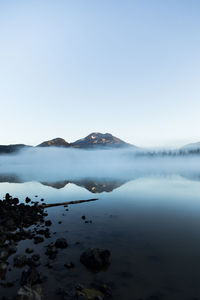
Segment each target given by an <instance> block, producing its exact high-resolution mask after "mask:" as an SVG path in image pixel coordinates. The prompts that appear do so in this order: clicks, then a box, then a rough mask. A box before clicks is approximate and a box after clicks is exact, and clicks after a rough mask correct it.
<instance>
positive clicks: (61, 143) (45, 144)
mask: <svg viewBox="0 0 200 300" xmlns="http://www.w3.org/2000/svg"><path fill="white" fill-rule="evenodd" d="M50 146H54V147H70V144H69V143H68V142H66V141H65V140H64V139H61V138H55V139H53V140H50V141H45V142H43V143H41V144H39V145H38V146H37V147H50Z"/></svg>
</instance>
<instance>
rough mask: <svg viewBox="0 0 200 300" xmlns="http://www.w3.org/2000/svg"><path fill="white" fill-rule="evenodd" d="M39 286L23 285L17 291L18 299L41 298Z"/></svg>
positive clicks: (30, 299)
mask: <svg viewBox="0 0 200 300" xmlns="http://www.w3.org/2000/svg"><path fill="white" fill-rule="evenodd" d="M41 295H42V288H41V286H36V287H34V288H32V287H30V286H23V287H21V288H20V289H19V290H18V292H17V299H18V300H41V299H42V297H41Z"/></svg>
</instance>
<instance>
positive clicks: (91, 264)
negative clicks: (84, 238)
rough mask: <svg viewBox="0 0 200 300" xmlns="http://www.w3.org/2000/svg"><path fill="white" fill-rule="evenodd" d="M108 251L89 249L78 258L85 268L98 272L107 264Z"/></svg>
mask: <svg viewBox="0 0 200 300" xmlns="http://www.w3.org/2000/svg"><path fill="white" fill-rule="evenodd" d="M109 257H110V251H109V250H106V249H99V248H89V249H87V250H86V251H84V252H83V253H82V254H81V256H80V261H81V263H82V264H84V265H85V266H86V267H87V268H89V269H92V270H100V269H102V268H104V267H106V266H107V265H108V264H109Z"/></svg>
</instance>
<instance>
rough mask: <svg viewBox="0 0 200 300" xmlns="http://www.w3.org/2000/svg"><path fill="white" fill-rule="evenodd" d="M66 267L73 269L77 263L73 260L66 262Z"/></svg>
mask: <svg viewBox="0 0 200 300" xmlns="http://www.w3.org/2000/svg"><path fill="white" fill-rule="evenodd" d="M64 267H65V268H67V269H72V268H74V267H75V264H74V263H73V262H70V263H66V264H64Z"/></svg>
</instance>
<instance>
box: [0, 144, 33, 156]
mask: <svg viewBox="0 0 200 300" xmlns="http://www.w3.org/2000/svg"><path fill="white" fill-rule="evenodd" d="M29 147H31V146H27V145H24V144H16V145H8V146H4V145H2V146H1V145H0V154H9V153H14V152H18V151H20V150H22V149H24V148H29Z"/></svg>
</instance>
